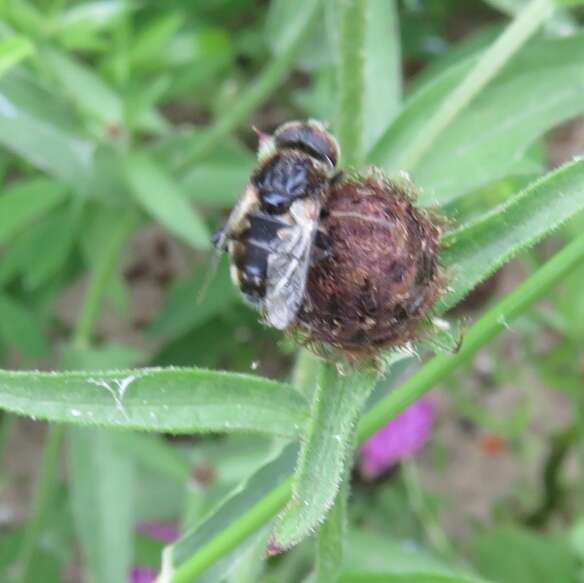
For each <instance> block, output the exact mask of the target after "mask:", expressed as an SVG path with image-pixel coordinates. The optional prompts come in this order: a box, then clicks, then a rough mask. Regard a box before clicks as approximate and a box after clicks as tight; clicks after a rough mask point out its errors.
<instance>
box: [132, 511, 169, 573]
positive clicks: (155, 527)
mask: <svg viewBox="0 0 584 583" xmlns="http://www.w3.org/2000/svg"><path fill="white" fill-rule="evenodd" d="M138 532H140V533H142V534H144V535H146V536H149V537H150V538H154V539H157V540H160V541H162V542H165V543H171V542H174V541H175V540H176V539H177V538H178V537H179V536H180V531H179V529H178V528H177V526H176V525H175V524H172V523H168V522H142V523H141V524H139V525H138ZM157 577H158V571H156V569H149V568H148V567H140V566H134V567H132V571H131V573H130V583H153V582H154V581H156V578H157Z"/></svg>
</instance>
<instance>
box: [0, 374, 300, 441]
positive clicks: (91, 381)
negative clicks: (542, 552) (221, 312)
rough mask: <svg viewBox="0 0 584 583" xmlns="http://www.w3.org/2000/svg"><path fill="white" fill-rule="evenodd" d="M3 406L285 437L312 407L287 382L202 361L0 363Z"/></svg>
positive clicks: (50, 415) (86, 421) (153, 427)
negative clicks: (93, 365)
mask: <svg viewBox="0 0 584 583" xmlns="http://www.w3.org/2000/svg"><path fill="white" fill-rule="evenodd" d="M0 408H3V409H6V410H8V411H13V412H15V413H19V414H23V415H29V416H34V417H36V418H40V419H47V420H50V421H60V422H68V423H75V424H78V425H101V426H104V425H105V426H108V427H125V428H133V429H143V430H148V431H170V432H176V433H190V432H221V431H254V432H256V431H258V432H261V433H268V434H271V433H273V434H275V435H284V436H286V437H294V436H296V435H298V433H299V432H300V431H301V429H302V426H303V424H304V422H305V418H306V415H307V406H306V403H305V401H304V399H303V398H302V397H301V396H300V395H299V394H298V393H297V392H296V391H294V389H293V388H291V387H289V386H287V385H283V384H279V383H276V382H273V381H268V380H265V379H262V378H260V377H254V376H251V375H238V374H230V373H222V372H216V371H205V370H201V369H141V370H133V371H132V370H127V371H109V372H64V373H35V372H8V371H0Z"/></svg>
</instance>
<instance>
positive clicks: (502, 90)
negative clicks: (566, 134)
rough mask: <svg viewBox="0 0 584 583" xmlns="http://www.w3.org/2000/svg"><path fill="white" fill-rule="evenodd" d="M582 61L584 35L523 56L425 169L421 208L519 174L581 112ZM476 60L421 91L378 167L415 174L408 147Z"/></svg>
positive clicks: (383, 146)
mask: <svg viewBox="0 0 584 583" xmlns="http://www.w3.org/2000/svg"><path fill="white" fill-rule="evenodd" d="M583 55H584V35H582V34H578V35H574V36H571V37H567V38H553V39H547V40H544V41H541V40H539V41H534V42H532V43H530V44H529V45H528V46H526V47H525V48H524V49H523V50H522V51H521V52H520V53H518V54H517V55H516V56H515V58H514V59H513V60H512V61H510V62H509V64H508V65H507V66H506V67H505V68H504V69H503V70H502V71H501V73H500V74H499V76H498V77H497V79H495V80H494V81H493V82H492V83H491V85H489V86H488V87H487V88H485V89H484V90H483V91H482V92H481V94H480V95H479V96H478V97H477V98H476V99H475V100H474V101H473V102H472V103H471V104H470V105H468V107H467V108H466V109H465V110H463V111H462V112H461V113H460V114H459V115H458V116H457V118H456V119H455V120H454V121H453V122H452V124H451V125H450V127H448V128H447V129H446V130H445V131H444V132H443V134H441V135H440V137H439V138H438V140H437V142H436V147H435V148H433V149H432V155H431V156H425V157H424V158H423V159H422V160H421V161H420V163H419V164H418V166H417V168H416V169H415V172H414V177H415V179H416V182H417V183H418V184H419V185H420V186H421V187H422V190H423V191H422V195H421V201H422V202H423V203H424V204H437V203H439V204H444V203H447V202H448V201H451V200H454V199H456V198H457V197H459V196H461V195H463V194H465V193H467V192H469V191H471V190H474V189H476V188H479V187H481V186H484V185H485V184H488V183H490V182H493V181H495V180H499V179H501V178H503V177H505V176H507V175H509V174H512V173H514V172H516V171H517V169H518V164H519V163H520V162H521V161H522V159H523V158H524V156H525V153H526V152H527V149H528V148H529V146H530V145H531V144H532V143H533V142H534V140H536V139H537V138H538V137H539V136H540V135H542V134H543V133H545V132H546V131H547V130H549V129H550V128H552V127H554V126H555V125H557V124H559V123H561V122H563V121H565V120H567V119H569V118H571V117H573V116H575V115H578V114H579V113H582V112H583V111H584V102H583V101H582V99H580V96H581V95H582V87H583V84H584V57H583ZM476 59H477V58H476V56H471V57H469V58H467V59H465V60H464V61H461V62H459V63H456V64H454V65H452V66H451V67H449V68H448V69H446V70H445V71H443V72H441V73H440V74H438V75H437V76H436V77H435V78H434V79H433V80H432V81H431V82H429V83H426V84H425V85H424V86H422V87H421V88H420V90H418V91H417V92H415V93H414V94H413V95H412V96H411V97H410V98H409V99H408V100H407V102H406V104H405V106H404V108H403V110H402V112H401V113H400V115H399V116H398V117H397V118H396V119H395V120H394V122H393V123H392V124H391V126H390V128H389V129H388V131H387V132H386V133H385V134H384V136H383V137H382V138H381V140H380V141H379V142H378V143H377V145H376V146H375V148H374V150H373V151H372V153H371V156H370V159H371V161H372V162H373V163H375V164H376V165H378V166H381V167H383V168H384V169H385V170H386V171H388V172H391V173H396V172H398V171H400V170H411V168H408V166H407V164H408V162H407V159H406V154H407V150H408V148H409V147H410V145H411V144H412V143H413V142H414V141H415V140H416V136H417V135H419V134H421V133H423V132H425V131H426V129H425V125H426V122H427V119H428V117H430V116H432V115H433V114H434V113H435V112H436V111H437V109H438V107H439V105H440V104H441V103H443V102H445V101H446V100H447V99H449V97H448V96H449V95H450V93H451V92H452V91H453V90H454V88H455V87H456V86H457V84H458V83H460V82H461V80H462V79H463V78H464V77H465V75H467V74H468V73H469V71H470V70H471V69H472V68H473V67H474V66H475V65H476ZM558 87H561V88H562V89H561V91H559V90H558ZM535 96H537V98H536V97H535ZM461 166H463V167H464V168H465V172H463V173H461V172H459V168H460V167H461Z"/></svg>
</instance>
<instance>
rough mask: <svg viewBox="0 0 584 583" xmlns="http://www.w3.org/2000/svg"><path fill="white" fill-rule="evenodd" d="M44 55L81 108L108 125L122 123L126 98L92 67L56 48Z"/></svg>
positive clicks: (71, 97) (58, 78)
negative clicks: (122, 98)
mask: <svg viewBox="0 0 584 583" xmlns="http://www.w3.org/2000/svg"><path fill="white" fill-rule="evenodd" d="M42 56H43V61H44V62H45V63H46V65H47V66H48V68H49V69H50V71H51V72H52V73H53V75H55V77H56V78H57V80H58V81H59V82H60V83H61V85H62V86H63V87H64V89H65V92H66V95H67V96H68V97H69V98H70V99H71V100H72V101H73V103H74V104H75V105H76V106H77V108H78V109H79V110H80V111H83V112H86V113H88V114H90V115H92V116H93V117H95V118H96V119H99V120H100V121H102V122H103V123H104V124H108V125H117V126H119V125H121V124H122V120H123V103H122V100H121V99H120V97H119V96H118V95H116V93H115V92H114V91H113V90H112V89H111V88H110V87H108V86H107V84H106V83H105V82H104V81H103V80H102V79H101V78H100V77H99V76H97V75H96V74H95V73H94V72H93V70H92V69H91V68H89V67H86V66H84V65H81V64H80V63H77V62H76V61H75V60H73V59H72V58H70V57H69V56H68V55H67V54H66V53H63V52H60V51H57V50H55V49H49V50H45V51H43V55H42Z"/></svg>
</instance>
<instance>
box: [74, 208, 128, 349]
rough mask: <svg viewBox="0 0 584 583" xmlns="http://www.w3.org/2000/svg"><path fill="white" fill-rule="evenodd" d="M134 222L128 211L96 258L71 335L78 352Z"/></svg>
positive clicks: (88, 334) (86, 340)
mask: <svg viewBox="0 0 584 583" xmlns="http://www.w3.org/2000/svg"><path fill="white" fill-rule="evenodd" d="M135 220H136V216H135V213H134V211H128V212H127V213H126V215H125V216H123V217H122V218H121V219H120V221H119V223H118V224H117V225H116V226H115V229H114V230H113V232H112V235H111V238H110V240H109V241H108V243H107V245H106V247H105V248H104V249H103V251H102V253H101V254H100V255H99V257H98V260H97V263H96V265H95V269H94V271H93V274H92V276H91V280H90V282H89V289H88V290H87V293H86V294H85V300H84V302H83V306H82V308H81V314H80V315H79V319H78V320H77V326H76V328H75V332H74V334H73V346H74V347H75V348H76V349H78V350H84V349H86V348H88V346H89V344H90V341H91V334H92V331H93V329H94V327H95V323H96V321H97V317H98V315H99V310H100V308H101V304H102V302H103V298H104V296H105V293H106V291H107V286H108V284H109V282H110V279H111V276H112V273H113V271H114V269H115V267H116V265H117V263H118V261H119V257H120V254H121V251H122V249H123V248H124V245H125V243H126V240H127V238H128V236H129V234H130V232H131V230H132V228H133V226H134V224H135Z"/></svg>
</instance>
